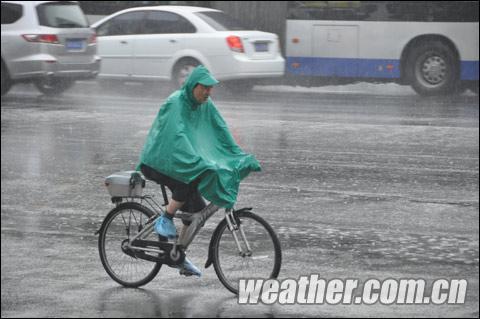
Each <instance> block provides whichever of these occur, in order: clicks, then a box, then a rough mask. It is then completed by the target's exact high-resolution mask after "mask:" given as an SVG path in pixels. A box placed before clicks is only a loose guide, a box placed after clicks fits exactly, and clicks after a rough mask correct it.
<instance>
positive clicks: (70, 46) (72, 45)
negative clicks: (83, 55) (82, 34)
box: [65, 39, 84, 50]
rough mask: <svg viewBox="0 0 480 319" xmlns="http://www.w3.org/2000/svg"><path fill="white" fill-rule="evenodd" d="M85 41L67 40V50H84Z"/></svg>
mask: <svg viewBox="0 0 480 319" xmlns="http://www.w3.org/2000/svg"><path fill="white" fill-rule="evenodd" d="M83 43H84V41H83V40H82V39H79V40H67V42H66V44H65V46H66V48H67V50H83Z"/></svg>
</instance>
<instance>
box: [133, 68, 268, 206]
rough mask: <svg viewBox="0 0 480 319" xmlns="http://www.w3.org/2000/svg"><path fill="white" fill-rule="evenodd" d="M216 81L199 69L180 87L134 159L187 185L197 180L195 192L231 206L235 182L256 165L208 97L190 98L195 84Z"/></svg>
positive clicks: (258, 167)
mask: <svg viewBox="0 0 480 319" xmlns="http://www.w3.org/2000/svg"><path fill="white" fill-rule="evenodd" d="M198 83H200V84H203V85H206V86H211V85H215V84H217V83H218V81H217V80H216V79H215V78H214V77H213V76H212V75H211V74H210V72H208V70H207V69H206V68H205V67H203V66H199V67H197V68H195V69H194V70H193V72H192V73H191V75H190V76H189V77H188V79H187V80H186V81H185V83H184V85H183V86H182V88H181V89H180V90H178V91H176V92H174V93H173V94H172V95H170V97H169V98H168V99H167V101H166V102H165V103H164V104H163V105H162V106H161V107H160V110H159V112H158V114H157V117H156V118H155V121H154V123H153V125H152V127H151V129H150V131H149V133H148V136H147V140H146V142H145V145H144V147H143V151H142V153H141V155H140V163H139V165H138V166H137V170H138V169H139V167H140V164H141V163H143V164H145V165H148V166H150V167H152V168H154V169H156V170H157V171H159V172H160V173H162V174H165V175H167V176H170V177H171V178H174V179H176V180H178V181H181V182H183V183H186V184H189V183H191V182H192V181H194V180H196V179H199V180H200V183H199V185H198V189H199V191H200V193H201V194H202V196H203V197H205V198H206V199H207V200H209V201H211V202H212V203H214V204H216V205H218V206H221V207H225V208H231V207H233V205H234V203H235V202H236V200H237V195H238V189H239V186H240V181H241V180H242V179H244V178H245V177H247V176H248V174H249V173H250V172H252V171H259V170H260V164H259V163H258V161H257V160H256V159H255V157H254V156H253V155H251V154H247V153H245V152H243V150H241V149H240V147H239V146H238V145H237V144H236V142H235V140H234V139H233V137H232V135H231V134H230V131H229V130H228V127H227V125H226V123H225V121H224V119H223V118H222V116H221V115H220V113H219V112H218V110H217V108H216V107H215V105H214V104H213V102H212V100H211V99H210V98H209V99H208V100H207V101H206V102H205V103H203V104H200V103H198V101H196V99H195V98H194V96H193V89H194V87H195V86H196V85H197V84H198Z"/></svg>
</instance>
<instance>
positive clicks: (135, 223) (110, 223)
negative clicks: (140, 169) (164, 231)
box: [98, 202, 162, 287]
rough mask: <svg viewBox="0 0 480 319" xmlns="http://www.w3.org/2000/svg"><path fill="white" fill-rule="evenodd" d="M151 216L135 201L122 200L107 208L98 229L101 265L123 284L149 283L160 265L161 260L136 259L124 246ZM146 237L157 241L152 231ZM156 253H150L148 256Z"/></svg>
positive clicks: (141, 284)
mask: <svg viewBox="0 0 480 319" xmlns="http://www.w3.org/2000/svg"><path fill="white" fill-rule="evenodd" d="M153 215H154V213H153V212H152V211H151V210H150V209H148V208H147V207H145V206H142V205H140V204H138V203H134V202H128V203H123V204H120V205H118V206H117V207H115V208H114V209H113V210H112V211H110V213H109V214H108V215H107V217H106V218H105V221H104V224H103V225H102V229H101V230H100V236H99V238H98V250H99V253H100V260H101V261H102V264H103V267H104V268H105V270H106V272H107V273H108V275H109V276H110V277H111V278H112V279H113V280H115V281H116V282H118V283H119V284H121V285H123V286H125V287H140V286H143V285H145V284H147V283H149V282H150V281H151V280H152V279H153V278H155V276H156V275H157V274H158V272H159V271H160V268H161V266H162V264H161V263H156V262H151V261H147V260H143V259H139V258H136V257H134V256H133V255H132V253H131V252H130V254H128V253H127V251H126V250H125V247H124V245H125V244H126V243H128V241H129V240H130V239H131V238H133V237H134V236H136V235H137V234H138V233H139V232H140V231H141V230H142V229H143V228H144V227H145V224H146V222H147V220H148V219H149V218H150V217H151V216H153ZM150 236H152V238H151V239H150V240H159V237H158V235H156V234H154V233H153V232H152V234H151V235H150ZM147 239H149V238H147ZM158 255H159V254H158V253H152V256H158Z"/></svg>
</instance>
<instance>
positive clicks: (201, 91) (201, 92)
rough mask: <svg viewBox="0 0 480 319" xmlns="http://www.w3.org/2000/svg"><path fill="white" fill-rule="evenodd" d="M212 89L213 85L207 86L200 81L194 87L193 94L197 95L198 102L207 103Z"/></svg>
mask: <svg viewBox="0 0 480 319" xmlns="http://www.w3.org/2000/svg"><path fill="white" fill-rule="evenodd" d="M212 89H213V87H212V86H205V85H202V84H200V83H199V84H197V86H195V88H194V89H193V96H194V97H195V99H196V100H197V102H198V103H205V102H206V101H207V100H208V97H209V96H210V94H211V92H212Z"/></svg>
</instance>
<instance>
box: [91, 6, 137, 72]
mask: <svg viewBox="0 0 480 319" xmlns="http://www.w3.org/2000/svg"><path fill="white" fill-rule="evenodd" d="M145 14H146V12H145V11H133V12H127V13H124V14H121V15H118V16H115V17H113V18H112V19H110V20H107V21H106V22H104V23H103V24H101V25H100V26H98V27H97V30H96V31H97V46H98V55H100V56H101V58H102V63H101V68H100V74H99V76H100V77H103V78H121V79H125V78H127V79H128V78H130V77H131V76H132V73H133V61H134V59H135V57H134V39H135V37H136V36H137V35H138V34H139V33H141V30H142V27H143V23H144V17H145Z"/></svg>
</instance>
